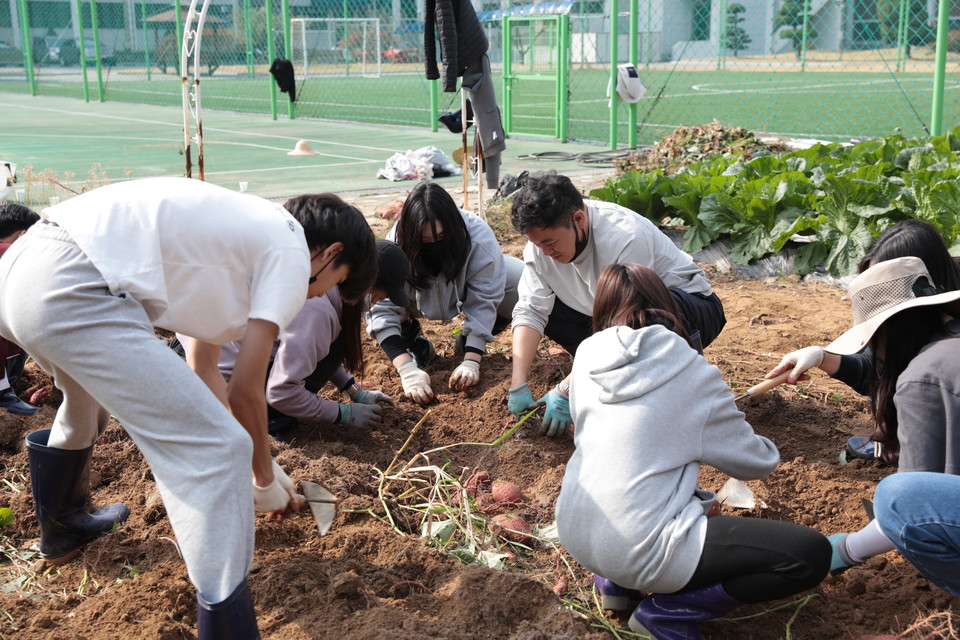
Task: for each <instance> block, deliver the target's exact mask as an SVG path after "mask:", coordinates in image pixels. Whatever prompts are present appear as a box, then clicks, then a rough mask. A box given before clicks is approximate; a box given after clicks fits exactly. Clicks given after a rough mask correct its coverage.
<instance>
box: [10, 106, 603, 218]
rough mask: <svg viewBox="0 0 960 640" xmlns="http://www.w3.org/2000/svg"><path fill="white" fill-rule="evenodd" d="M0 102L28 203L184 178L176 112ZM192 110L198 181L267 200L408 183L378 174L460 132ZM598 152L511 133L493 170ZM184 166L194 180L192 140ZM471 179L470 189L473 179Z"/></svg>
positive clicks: (568, 163) (555, 165)
mask: <svg viewBox="0 0 960 640" xmlns="http://www.w3.org/2000/svg"><path fill="white" fill-rule="evenodd" d="M0 105H2V107H3V109H4V112H5V114H6V118H5V122H6V127H5V130H4V131H3V136H2V139H3V142H2V144H0V154H2V155H0V160H4V161H8V162H14V163H16V164H17V166H18V171H19V177H20V178H21V180H20V182H19V183H18V184H17V188H18V189H21V190H24V193H23V194H22V195H23V196H24V197H25V199H26V201H27V203H29V204H31V206H42V205H44V204H46V203H47V202H48V201H49V197H50V196H56V195H60V194H62V195H67V196H68V195H69V191H64V190H63V187H60V186H59V185H58V184H57V183H59V184H60V185H64V186H66V187H68V188H71V189H75V190H79V189H80V187H81V186H83V185H84V183H87V184H88V185H91V184H98V183H101V184H102V183H103V182H104V181H107V180H109V181H111V182H117V181H120V180H128V179H135V178H144V177H151V176H171V175H184V174H185V167H186V162H185V158H184V156H183V113H182V110H181V109H180V108H176V107H162V106H151V105H136V104H126V103H118V102H105V103H99V102H90V103H86V102H83V101H82V100H75V99H70V98H59V97H48V96H28V95H19V94H12V93H4V94H0ZM201 115H202V120H203V142H204V169H205V179H206V180H207V181H208V182H211V183H214V184H218V185H221V186H224V187H227V188H230V189H237V190H239V188H240V186H239V185H240V183H241V182H245V183H247V191H248V192H250V193H255V194H257V195H260V196H263V197H266V198H285V197H288V196H291V195H297V194H301V193H308V192H321V191H332V192H336V193H347V192H369V191H378V190H386V189H391V190H394V191H395V190H398V189H403V188H404V187H405V186H407V185H409V186H410V187H412V186H413V185H414V184H415V182H414V181H404V182H391V181H388V180H384V179H378V178H377V170H378V169H380V168H382V167H383V166H384V164H385V162H386V160H387V159H388V158H389V157H390V156H392V155H393V154H394V153H397V152H399V153H404V152H406V151H407V150H411V149H418V148H420V147H425V146H435V147H438V148H439V149H441V150H442V151H443V152H444V153H445V154H446V155H447V156H448V157H451V156H452V154H453V151H454V150H455V149H457V148H458V147H460V146H461V136H460V135H459V134H453V133H451V132H449V131H448V130H447V129H446V128H443V127H441V129H440V131H437V132H432V131H430V130H429V129H428V128H414V127H397V126H375V125H364V124H355V123H343V122H330V121H320V120H309V119H299V118H298V119H295V120H289V119H285V118H282V119H278V120H276V121H275V120H272V119H270V118H269V117H266V116H259V115H250V114H238V113H229V112H223V111H203V112H202V114H201ZM191 130H192V131H193V130H194V125H193V123H191ZM470 139H471V140H472V130H471V134H470ZM298 140H307V141H308V142H309V144H310V147H311V148H312V149H313V150H314V151H315V152H316V154H315V155H299V156H291V155H288V152H289V151H292V150H293V149H294V147H295V146H296V143H297V141H298ZM597 151H600V148H599V147H596V146H586V145H575V144H570V143H566V144H563V143H559V142H556V141H545V140H537V139H516V138H511V139H509V140H508V141H507V150H506V151H505V152H504V154H503V157H502V158H503V161H502V167H501V171H500V174H501V175H503V174H505V173H511V174H514V175H516V174H518V173H520V172H521V171H524V170H530V171H536V170H545V169H556V170H557V171H560V172H569V171H572V170H576V169H583V168H584V166H583V165H580V164H578V162H577V161H576V159H575V158H574V157H573V156H574V155H575V154H577V153H582V152H587V153H590V152H597ZM534 154H546V155H547V157H549V158H551V161H549V162H545V161H543V160H540V159H537V158H536V157H524V156H532V155H534ZM568 154H569V156H568ZM558 157H559V158H560V159H557V158H558ZM193 162H194V172H193V177H195V178H196V177H198V172H197V169H196V162H197V158H196V145H195V144H194V145H193ZM97 165H99V166H97ZM30 168H32V171H30ZM25 169H26V170H27V172H26V174H25ZM91 172H93V173H94V174H95V175H91ZM25 176H26V178H27V180H24V177H25ZM438 182H441V183H443V184H444V185H445V186H447V187H448V188H451V189H453V188H455V186H454V185H456V184H457V183H459V184H460V185H461V187H462V183H463V178H462V176H452V177H448V178H441V179H438ZM470 183H471V185H476V179H475V178H472V179H471V181H470ZM487 194H489V191H488V192H487ZM10 197H11V198H13V194H11V196H10Z"/></svg>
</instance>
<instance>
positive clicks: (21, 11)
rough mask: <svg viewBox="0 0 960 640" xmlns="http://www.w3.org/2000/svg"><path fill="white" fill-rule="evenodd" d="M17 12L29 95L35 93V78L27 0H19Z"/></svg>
mask: <svg viewBox="0 0 960 640" xmlns="http://www.w3.org/2000/svg"><path fill="white" fill-rule="evenodd" d="M17 14H18V16H17V17H18V18H19V22H20V40H21V41H22V42H21V44H22V45H23V69H24V71H25V72H26V76H27V82H28V83H29V84H30V95H32V96H35V95H37V79H36V76H34V74H33V42H32V40H33V38H32V37H31V36H30V14H29V13H27V0H19V2H18V3H17Z"/></svg>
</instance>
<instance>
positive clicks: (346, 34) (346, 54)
mask: <svg viewBox="0 0 960 640" xmlns="http://www.w3.org/2000/svg"><path fill="white" fill-rule="evenodd" d="M349 17H350V12H349V11H348V10H347V0H343V19H344V23H343V24H344V25H345V26H344V27H343V62H344V64H345V65H346V70H345V73H346V75H347V76H348V77H349V76H350V27H349V24H350V23H349V22H346V19H347V18H349Z"/></svg>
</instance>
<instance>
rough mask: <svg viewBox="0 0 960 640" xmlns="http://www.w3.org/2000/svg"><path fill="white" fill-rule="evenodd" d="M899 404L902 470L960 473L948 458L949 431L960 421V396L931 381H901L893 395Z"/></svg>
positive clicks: (954, 459) (900, 463)
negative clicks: (958, 400) (959, 397)
mask: <svg viewBox="0 0 960 640" xmlns="http://www.w3.org/2000/svg"><path fill="white" fill-rule="evenodd" d="M893 401H894V404H895V405H896V407H897V423H898V428H897V437H898V439H899V440H900V461H899V469H898V471H899V472H904V471H933V472H935V473H951V474H957V473H960V469H957V468H956V467H955V466H954V465H952V464H949V463H948V459H952V460H953V461H956V460H957V458H956V456H954V455H951V452H950V450H949V443H948V442H947V438H948V430H949V429H950V428H951V427H952V426H953V425H956V424H958V422H957V420H960V411H958V407H957V404H958V403H957V399H956V398H955V397H952V394H951V393H950V392H949V391H948V390H946V389H944V388H943V387H941V386H940V385H938V384H935V383H933V382H929V381H908V382H903V381H901V382H898V383H897V391H896V393H895V394H894V396H893Z"/></svg>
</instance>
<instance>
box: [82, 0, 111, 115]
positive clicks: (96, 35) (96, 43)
mask: <svg viewBox="0 0 960 640" xmlns="http://www.w3.org/2000/svg"><path fill="white" fill-rule="evenodd" d="M99 26H100V22H99V21H98V20H97V0H90V28H91V29H92V30H93V55H94V57H96V69H97V97H98V98H99V99H100V102H103V101H104V100H106V98H105V96H104V95H103V63H102V62H101V60H100V29H99ZM86 57H87V50H86V49H85V48H84V47H83V46H81V47H80V58H81V59H83V58H86ZM84 73H86V71H84Z"/></svg>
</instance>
